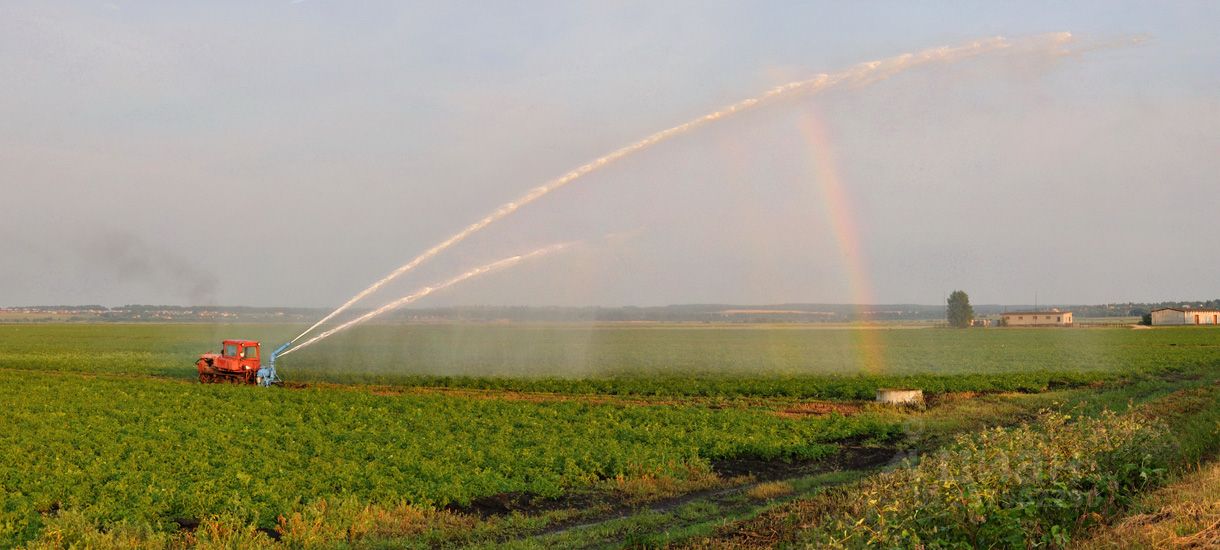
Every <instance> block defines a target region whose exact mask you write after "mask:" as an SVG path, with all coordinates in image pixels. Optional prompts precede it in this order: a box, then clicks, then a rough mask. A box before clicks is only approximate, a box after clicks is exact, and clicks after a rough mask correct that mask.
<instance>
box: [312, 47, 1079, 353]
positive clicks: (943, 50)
mask: <svg viewBox="0 0 1220 550" xmlns="http://www.w3.org/2000/svg"><path fill="white" fill-rule="evenodd" d="M1071 40H1072V34H1071V33H1067V32H1061V33H1052V34H1047V35H1041V36H1037V37H1034V38H1031V39H1028V40H1027V41H1021V42H1020V43H1017V42H1013V41H1010V40H1008V39H1006V38H1003V37H995V38H989V39H986V40H979V41H975V42H970V43H968V44H963V45H961V46H946V47H940V48H933V49H929V50H924V51H921V52H918V53H907V54H903V55H899V56H896V57H891V58H888V59H881V60H877V61H869V62H867V63H861V64H859V65H856V66H855V67H853V68H851V69H848V70H846V71H842V72H838V73H832V74H826V73H822V74H819V75H817V76H815V77H813V78H810V79H807V80H798V81H795V82H790V83H788V84H783V85H781V86H776V87H774V88H772V89H770V90H768V91H766V92H764V93H762V94H760V95H758V96H755V97H751V98H748V99H743V100H741V101H738V102H737V103H734V104H732V105H729V106H726V107H723V108H721V109H719V110H716V111H713V112H711V113H708V114H706V115H703V116H701V117H699V118H696V119H693V120H690V121H688V122H684V123H682V124H679V125H677V126H674V127H671V128H667V129H665V130H661V131H659V132H656V133H654V134H652V135H650V136H648V137H645V138H643V139H641V140H639V141H636V142H635V143H632V144H630V145H627V146H625V147H622V148H619V149H617V150H615V151H613V152H611V153H609V154H606V155H604V156H601V157H599V158H597V159H595V160H593V161H592V162H589V163H587V164H585V165H583V166H580V167H578V168H576V169H574V170H572V171H570V172H568V173H566V174H564V175H562V176H559V177H558V178H555V179H553V180H551V181H549V182H547V183H545V184H543V185H540V186H538V187H535V188H533V189H531V190H530V191H529V192H528V193H526V194H525V195H523V196H521V197H520V198H518V199H517V200H514V201H511V202H508V203H505V204H504V205H503V206H500V207H499V208H497V209H496V210H495V211H494V212H492V213H491V214H488V215H487V216H486V217H484V218H483V219H481V220H479V221H477V222H475V223H473V224H470V225H469V226H467V227H466V228H465V229H463V230H461V231H459V232H457V233H456V234H454V235H453V236H452V237H449V238H448V239H445V240H444V241H442V242H441V243H440V244H437V245H436V246H433V247H432V248H429V249H428V250H426V251H424V252H423V253H422V254H420V255H419V256H416V257H415V259H413V260H411V261H410V262H407V263H406V264H404V265H403V266H402V267H399V268H398V269H395V270H394V271H392V272H391V273H390V274H389V275H386V276H385V277H383V278H382V279H381V280H379V281H377V282H375V283H373V284H372V285H371V286H369V287H368V288H366V289H364V290H362V291H360V292H359V293H358V294H356V295H355V296H353V297H352V298H351V299H350V300H348V301H347V302H345V303H344V304H343V305H341V306H339V308H338V309H336V310H334V311H332V312H330V313H329V314H328V315H326V316H325V317H323V318H322V319H321V320H319V321H318V322H317V323H314V324H313V326H311V327H309V328H308V329H305V332H302V333H301V334H300V335H298V336H297V337H296V338H293V339H292V341H293V342H296V341H297V340H299V339H301V338H302V337H303V336H305V335H306V334H309V333H310V332H313V330H314V329H316V328H318V327H319V326H321V325H322V324H323V323H325V322H327V321H329V320H331V319H333V318H334V317H335V316H336V315H339V314H340V313H342V312H344V311H346V310H347V309H348V308H350V307H352V306H353V305H355V304H356V302H359V301H360V300H362V299H364V298H365V297H366V296H368V295H369V294H372V293H373V292H376V291H377V289H379V288H381V287H382V286H385V285H386V284H387V283H389V282H390V281H392V280H394V279H396V278H398V276H400V275H402V274H403V273H406V272H408V271H410V270H412V269H415V268H416V267H417V266H419V265H420V264H422V263H424V262H426V261H428V260H429V259H431V258H432V257H433V256H436V255H437V254H440V253H441V252H443V251H444V250H445V249H447V248H449V247H451V246H453V245H455V244H457V243H459V242H461V241H462V240H464V239H465V238H466V237H469V236H470V235H473V234H474V233H477V232H478V231H480V230H482V229H483V228H484V227H487V226H488V225H491V224H492V223H495V222H496V221H499V220H501V219H503V218H504V217H506V216H508V215H509V214H512V213H513V212H516V211H517V210H518V209H520V208H521V207H522V206H525V205H527V204H529V203H531V202H534V201H536V200H538V199H539V198H541V197H542V196H544V195H546V194H548V193H550V192H551V191H554V190H556V189H559V188H560V187H563V186H565V185H567V184H569V183H572V182H573V181H575V180H577V179H579V178H581V177H583V176H585V175H587V174H589V173H591V172H594V171H596V170H599V169H601V168H602V167H604V166H606V165H608V164H610V163H612V162H615V161H617V160H620V159H622V158H624V157H627V156H629V155H631V154H633V153H636V152H639V151H643V150H645V149H647V148H649V147H652V146H653V145H656V144H658V143H660V142H662V141H665V140H667V139H669V138H672V137H674V136H678V135H681V134H684V133H686V132H689V131H691V130H693V129H695V128H698V127H700V126H703V125H705V124H708V123H710V122H714V121H717V120H720V119H722V118H725V117H728V116H730V115H733V114H736V113H740V112H742V111H745V110H748V109H751V108H753V107H755V106H757V105H759V104H761V103H764V102H767V101H769V100H773V99H776V98H779V97H781V96H789V95H794V94H797V93H813V92H818V91H822V90H825V89H828V88H832V87H835V86H840V85H853V84H854V85H869V84H873V83H875V82H879V81H882V80H885V79H887V78H890V77H892V76H894V75H896V74H898V73H900V72H903V71H906V70H908V69H911V68H914V67H918V66H920V65H926V64H930V63H948V62H952V61H958V60H961V59H965V58H968V57H974V56H978V55H981V54H985V53H989V52H993V51H996V50H1002V49H1006V48H1009V47H1012V46H1014V45H1020V44H1024V43H1026V42H1028V43H1029V44H1030V45H1032V46H1034V47H1039V48H1048V47H1050V48H1053V47H1058V46H1062V45H1063V44H1066V43H1068V42H1071ZM296 349H300V347H299V346H298V347H297V348H296Z"/></svg>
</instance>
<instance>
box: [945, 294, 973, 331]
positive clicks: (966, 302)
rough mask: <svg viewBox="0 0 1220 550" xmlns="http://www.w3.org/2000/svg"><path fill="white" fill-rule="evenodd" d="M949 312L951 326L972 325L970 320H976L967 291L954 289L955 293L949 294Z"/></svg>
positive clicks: (964, 326)
mask: <svg viewBox="0 0 1220 550" xmlns="http://www.w3.org/2000/svg"><path fill="white" fill-rule="evenodd" d="M947 314H948V317H949V326H952V327H957V328H966V327H968V326H970V322H971V321H973V320H974V308H973V307H970V296H967V295H966V292H965V291H962V290H954V291H953V294H950V295H949V307H948V311H947Z"/></svg>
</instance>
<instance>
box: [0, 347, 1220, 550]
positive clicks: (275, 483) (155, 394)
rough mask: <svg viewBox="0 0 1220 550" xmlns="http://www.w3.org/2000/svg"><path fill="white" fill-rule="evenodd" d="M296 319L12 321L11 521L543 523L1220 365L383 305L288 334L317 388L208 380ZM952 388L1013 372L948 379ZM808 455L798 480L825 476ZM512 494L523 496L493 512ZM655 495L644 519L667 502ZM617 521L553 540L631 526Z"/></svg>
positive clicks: (231, 537) (68, 534) (289, 372)
mask: <svg viewBox="0 0 1220 550" xmlns="http://www.w3.org/2000/svg"><path fill="white" fill-rule="evenodd" d="M299 330H300V327H296V326H276V325H181V324H130V325H117V324H106V325H85V324H47V325H38V324H23V325H0V402H3V403H5V405H6V414H5V415H4V416H3V417H0V455H3V456H4V457H5V460H4V462H3V463H0V482H2V483H3V489H4V496H3V499H4V500H3V502H2V503H0V546H6V547H7V546H12V545H15V544H24V543H27V542H29V541H41V542H38V543H37V544H46V545H49V546H50V547H60V546H69V545H70V544H71V543H72V542H73V541H75V542H76V543H79V544H81V545H83V546H109V545H120V546H122V545H127V546H131V545H139V544H147V545H149V546H151V547H165V546H174V545H180V546H181V545H186V546H192V545H205V544H204V543H205V542H206V540H212V539H208V537H212V538H213V539H215V541H220V543H221V544H226V545H229V546H234V545H236V546H248V545H254V544H272V539H271V538H268V535H272V534H273V535H274V536H276V537H281V538H283V540H284V542H287V543H291V544H294V545H297V546H311V545H318V546H324V547H326V546H333V545H338V544H340V543H342V544H353V545H355V546H363V545H374V546H376V545H377V544H382V543H386V541H397V542H394V543H392V544H389V545H390V546H401V545H407V544H421V545H424V546H434V545H438V544H439V545H448V544H488V543H492V542H495V541H499V542H504V541H507V540H517V539H521V540H522V541H525V540H534V539H530V537H532V536H538V535H543V534H544V533H546V532H547V531H548V529H551V526H554V525H563V523H564V522H565V521H572V520H573V518H589V517H597V516H598V514H618V513H619V512H614V510H617V509H620V508H621V507H623V506H639V505H647V503H648V502H653V501H663V500H664V499H666V498H688V497H683V496H682V495H684V494H688V493H691V492H692V491H699V490H706V489H709V488H721V489H720V490H727V489H726V488H731V487H734V486H736V485H735V484H741V483H750V482H751V481H750V479H738V478H735V477H733V475H736V474H729V473H723V472H722V471H721V470H720V467H721V466H720V465H722V464H730V463H734V462H735V461H737V462H740V461H747V462H749V463H751V464H775V465H782V464H804V463H810V464H814V463H817V462H816V461H818V460H822V461H832V462H833V461H835V460H837V458H836V457H839V456H840V455H842V454H843V453H848V452H849V450H850V449H856V450H855V451H851V452H859V449H861V448H875V449H881V450H886V449H889V450H893V451H894V452H898V451H899V450H901V449H908V450H918V449H925V448H932V447H935V446H938V445H940V444H942V443H943V442H944V441H946V440H947V439H948V438H949V437H950V436H952V435H953V434H956V433H961V432H965V431H970V430H975V429H979V428H981V427H984V426H989V425H995V424H1006V423H1012V422H1016V421H1018V420H1019V419H1023V418H1024V419H1028V418H1033V416H1034V413H1035V412H1036V411H1037V409H1039V408H1042V407H1056V408H1063V407H1069V406H1075V405H1071V404H1073V403H1075V404H1078V405H1079V406H1081V407H1086V409H1083V410H1084V411H1085V412H1086V413H1087V414H1090V415H1091V414H1095V413H1097V412H1100V411H1101V410H1102V408H1104V407H1103V406H1109V407H1120V408H1121V407H1123V406H1125V404H1126V403H1128V402H1131V403H1140V402H1148V401H1151V400H1156V399H1160V398H1163V396H1165V395H1168V394H1171V393H1172V392H1175V391H1184V390H1186V389H1190V388H1195V389H1198V388H1209V387H1212V386H1213V384H1214V382H1215V380H1216V379H1217V375H1216V371H1217V366H1218V365H1220V332H1216V331H1212V330H1207V329H1199V328H1195V327H1184V328H1174V329H1152V330H1131V329H1125V328H1088V329H1083V328H1078V329H1015V330H1006V329H985V330H964V331H963V330H949V329H910V328H895V329H885V328H868V329H859V328H855V329H853V328H841V327H840V328H822V327H815V326H803V325H794V326H789V325H784V326H758V325H747V326H735V325H734V326H690V325H652V326H639V325H604V326H585V325H399V326H389V325H387V326H370V327H361V328H359V329H357V330H353V331H351V332H350V333H347V334H343V335H340V336H337V337H335V338H333V339H331V340H328V341H326V342H324V343H322V344H319V345H317V346H316V347H313V348H309V349H306V350H303V351H302V352H301V353H299V354H295V355H291V356H289V357H287V358H286V359H284V360H283V363H282V365H281V369H280V370H281V374H282V376H283V377H284V378H286V379H287V380H288V381H290V382H293V383H301V382H304V383H307V384H305V385H304V387H302V386H301V385H300V384H297V385H296V386H295V389H290V388H271V389H262V388H253V387H240V386H230V385H200V384H198V383H196V382H195V380H194V378H195V370H194V366H193V360H194V358H195V357H196V356H197V355H198V354H199V353H200V352H204V351H209V350H213V349H214V348H216V347H217V346H218V344H219V341H220V340H221V339H222V338H239V337H240V338H254V339H260V340H262V341H263V342H264V343H265V344H277V343H279V342H280V341H283V340H286V339H287V338H288V337H291V336H292V335H294V334H295V333H296V332H297V331H299ZM365 384H372V385H365ZM888 385H914V386H916V387H920V388H923V389H925V391H927V392H929V394H930V397H931V398H932V399H933V405H934V406H932V407H930V408H929V409H928V410H927V411H921V410H910V411H901V410H898V411H895V410H888V409H882V408H877V407H873V406H869V405H866V404H863V403H862V402H861V401H853V400H866V399H868V398H870V397H871V395H872V393H873V391H875V389H876V388H877V387H880V386H888ZM949 391H954V392H992V393H994V397H989V398H977V399H973V398H971V399H966V400H959V399H957V398H952V399H950V396H949V395H945V396H944V400H942V399H941V398H940V397H939V394H943V393H945V392H949ZM1013 391H1015V392H1018V393H1004V392H1013ZM954 395H958V394H954ZM964 395H973V394H964ZM821 399H831V400H832V401H831V402H822V401H818V400H821ZM810 411H814V412H812V413H811V412H810ZM832 411H834V412H832ZM841 413H842V414H841ZM913 426H918V428H914V427H913ZM904 452H905V451H904ZM844 456H846V455H844ZM1195 456H1196V457H1198V456H1202V455H1201V454H1199V453H1195ZM1107 460H1108V459H1107ZM750 461H752V462H750ZM811 461H812V462H811ZM725 471H734V470H731V469H730V470H725ZM793 475H795V474H793ZM819 475H820V474H819ZM801 479H806V478H801ZM813 479H822V478H820V477H816V476H815V477H811V478H807V479H806V481H800V480H797V479H795V478H794V480H793V481H792V483H795V484H796V486H798V487H809V490H810V491H814V490H817V487H818V486H819V485H818V484H819V483H820V482H814V481H810V480H813ZM510 497H511V498H516V499H521V502H523V503H525V504H523V505H522V506H523V507H524V508H523V510H522V511H521V512H518V513H504V511H501V512H498V513H495V514H493V515H491V516H489V517H484V516H483V514H486V513H487V512H486V511H482V512H480V511H478V510H479V506H480V503H481V502H483V501H485V499H488V498H501V499H502V498H510ZM696 504H698V503H697V502H692V503H691V504H690V506H694V507H695V508H692V509H691V511H689V512H682V514H685V515H686V516H689V517H686V516H684V517H685V519H681V518H674V519H673V520H672V522H679V523H681V524H682V525H684V526H686V527H689V529H691V531H690V534H699V531H698V529H704V527H697V526H699V525H708V526H710V525H713V524H714V523H715V522H717V521H719V522H723V521H724V517H722V516H723V515H724V513H725V512H723V511H717V510H720V509H719V508H715V507H713V506H712V504H704V505H702V507H701V508H700V507H699V506H696ZM722 505H724V503H719V504H717V506H722ZM760 505H761V504H757V503H756V504H751V503H750V502H748V501H741V502H735V503H734V504H733V506H734V507H735V508H733V509H734V510H738V511H741V512H742V513H745V511H748V510H750V509H752V508H751V507H752V506H760ZM683 509H684V510H685V509H686V508H683ZM698 510H702V511H701V512H700V511H698ZM734 513H737V512H734ZM691 514H693V515H691ZM700 514H702V515H700ZM634 517H635V516H631V517H629V518H627V519H623V520H619V521H622V522H626V527H624V529H627V530H628V531H630V530H632V529H640V528H641V527H640V526H641V525H642V524H644V523H647V522H648V521H653V520H655V519H656V517H657V516H647V517H652V518H653V520H646V519H631V518H634ZM641 518H644V516H641ZM692 518H693V519H692ZM699 518H703V519H699ZM666 521H670V520H666ZM845 521H846V520H845ZM672 522H670V523H666V525H663V526H661V527H658V529H664V530H669V529H671V528H673V523H672ZM183 525H185V526H187V527H185V528H182V529H180V526H183ZM706 528H707V529H710V528H711V527H706ZM256 529H262V530H263V531H262V532H259V531H257V530H256ZM616 529H617V528H616ZM683 532H686V531H683ZM609 533H610V534H608V535H605V536H606V537H608V538H606V539H605V540H602V539H595V538H590V539H588V540H585V539H579V540H582V541H585V542H580V543H579V544H577V543H576V542H574V541H577V539H574V538H571V537H574V536H575V535H572V534H569V533H566V532H565V533H561V534H554V535H545V536H542V538H540V539H537V541H536V542H537V544H539V545H543V546H545V545H559V546H568V545H575V546H581V545H586V544H588V545H591V546H597V545H599V544H602V543H605V542H607V541H616V540H617V541H619V542H622V541H623V540H625V539H624V537H625V535H623V534H622V533H621V532H619V531H610V532H609ZM580 536H584V537H592V535H589V534H584V535H580ZM667 536H668V535H667ZM56 537H59V538H56ZM116 537H117V538H116ZM548 537H549V538H548ZM556 537H559V538H556ZM628 538H629V537H628ZM120 539H121V540H120ZM205 539H206V540H205ZM548 540H550V541H551V542H549V543H548V542H547V541H548ZM56 541H58V542H56ZM132 541H135V542H132ZM141 541H142V542H141ZM225 541H227V542H225ZM344 541H346V542H344ZM376 541H382V542H381V543H378V542H376ZM598 541H600V542H598ZM357 543H358V544H357ZM387 544H388V543H387ZM530 544H533V543H530Z"/></svg>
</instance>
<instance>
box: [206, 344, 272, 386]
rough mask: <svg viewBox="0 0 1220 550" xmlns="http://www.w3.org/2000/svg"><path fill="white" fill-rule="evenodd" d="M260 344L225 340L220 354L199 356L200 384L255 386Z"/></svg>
mask: <svg viewBox="0 0 1220 550" xmlns="http://www.w3.org/2000/svg"><path fill="white" fill-rule="evenodd" d="M259 361H260V357H259V344H258V342H257V341H255V340H225V341H224V342H221V344H220V353H205V354H202V355H200V356H199V360H198V361H196V362H195V366H197V367H198V368H199V381H200V382H225V381H228V382H239V383H243V382H244V383H246V384H253V383H255V382H256V381H257V377H258V369H259Z"/></svg>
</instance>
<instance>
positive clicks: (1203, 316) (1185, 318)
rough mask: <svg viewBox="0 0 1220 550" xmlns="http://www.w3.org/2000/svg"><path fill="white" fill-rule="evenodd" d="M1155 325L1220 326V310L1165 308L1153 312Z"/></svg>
mask: <svg viewBox="0 0 1220 550" xmlns="http://www.w3.org/2000/svg"><path fill="white" fill-rule="evenodd" d="M1152 324H1153V325H1220V309H1194V308H1189V307H1163V308H1161V309H1154V310H1152Z"/></svg>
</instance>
